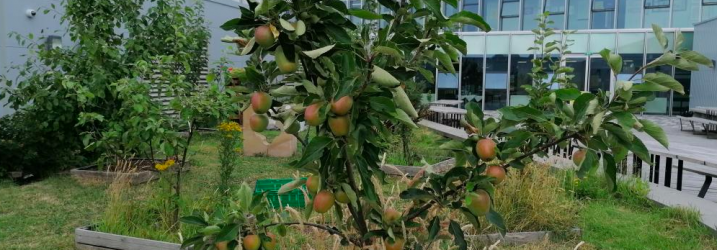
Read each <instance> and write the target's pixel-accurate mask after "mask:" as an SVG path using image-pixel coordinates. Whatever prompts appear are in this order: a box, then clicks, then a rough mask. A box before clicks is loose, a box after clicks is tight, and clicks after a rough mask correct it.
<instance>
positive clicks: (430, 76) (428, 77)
mask: <svg viewBox="0 0 717 250" xmlns="http://www.w3.org/2000/svg"><path fill="white" fill-rule="evenodd" d="M418 72H419V73H421V75H423V77H424V78H426V80H427V81H428V83H429V84H434V83H435V82H436V80H435V79H434V78H433V72H431V71H430V70H427V69H425V68H418Z"/></svg>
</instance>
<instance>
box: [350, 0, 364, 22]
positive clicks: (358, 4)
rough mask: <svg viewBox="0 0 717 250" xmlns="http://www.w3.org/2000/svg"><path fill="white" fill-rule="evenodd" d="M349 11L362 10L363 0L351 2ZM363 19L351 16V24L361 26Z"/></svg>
mask: <svg viewBox="0 0 717 250" xmlns="http://www.w3.org/2000/svg"><path fill="white" fill-rule="evenodd" d="M349 9H361V0H349ZM361 20H362V19H361V18H358V17H355V16H351V22H353V23H354V24H356V25H359V24H361Z"/></svg>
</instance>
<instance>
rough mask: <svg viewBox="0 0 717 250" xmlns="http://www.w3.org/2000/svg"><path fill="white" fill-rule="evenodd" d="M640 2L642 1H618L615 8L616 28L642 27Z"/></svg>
mask: <svg viewBox="0 0 717 250" xmlns="http://www.w3.org/2000/svg"><path fill="white" fill-rule="evenodd" d="M642 1H643V0H618V6H617V28H618V29H625V28H640V27H642V19H641V18H640V16H641V15H642Z"/></svg>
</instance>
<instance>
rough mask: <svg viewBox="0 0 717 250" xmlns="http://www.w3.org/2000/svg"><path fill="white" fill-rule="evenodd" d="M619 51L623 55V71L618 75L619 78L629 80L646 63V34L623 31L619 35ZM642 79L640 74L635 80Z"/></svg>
mask: <svg viewBox="0 0 717 250" xmlns="http://www.w3.org/2000/svg"><path fill="white" fill-rule="evenodd" d="M617 42H618V48H617V50H618V52H619V53H620V56H622V72H620V73H619V74H618V75H617V79H618V80H629V79H630V77H632V75H633V74H634V73H635V72H638V70H639V69H640V68H641V67H642V66H643V65H644V62H643V60H644V56H643V55H644V50H645V34H644V33H622V34H619V35H618V37H617ZM640 79H642V74H638V75H636V76H635V77H634V78H633V81H637V80H640Z"/></svg>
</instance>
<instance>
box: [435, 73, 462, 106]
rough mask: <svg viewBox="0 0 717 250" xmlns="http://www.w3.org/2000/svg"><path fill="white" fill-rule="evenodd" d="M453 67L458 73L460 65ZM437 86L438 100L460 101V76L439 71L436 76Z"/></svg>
mask: <svg viewBox="0 0 717 250" xmlns="http://www.w3.org/2000/svg"><path fill="white" fill-rule="evenodd" d="M453 67H454V68H455V69H456V72H457V71H458V64H454V65H453ZM436 85H437V87H438V100H458V75H456V74H453V73H450V72H445V71H443V69H439V70H438V75H437V76H436Z"/></svg>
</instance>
